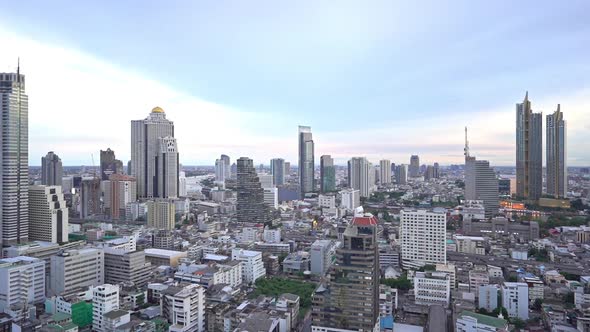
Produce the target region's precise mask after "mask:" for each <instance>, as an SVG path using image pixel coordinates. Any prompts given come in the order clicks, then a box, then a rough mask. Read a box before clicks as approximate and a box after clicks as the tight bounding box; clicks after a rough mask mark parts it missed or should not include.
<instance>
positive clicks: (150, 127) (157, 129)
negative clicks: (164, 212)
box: [131, 107, 176, 198]
mask: <svg viewBox="0 0 590 332" xmlns="http://www.w3.org/2000/svg"><path fill="white" fill-rule="evenodd" d="M161 137H174V123H173V122H172V121H170V120H168V119H166V113H164V110H163V109H161V108H160V107H155V108H153V109H152V111H151V113H150V114H149V116H148V117H147V118H145V119H144V120H133V121H131V175H132V176H134V177H135V179H136V180H137V195H138V196H139V197H141V198H152V197H158V196H156V195H155V194H154V187H155V186H156V184H157V183H158V181H159V179H157V175H158V173H157V171H156V167H157V166H156V165H157V163H156V157H157V156H158V155H159V154H160V151H161V146H160V140H159V138H161ZM164 148H165V147H164ZM175 181H176V180H175ZM169 182H170V181H169Z"/></svg>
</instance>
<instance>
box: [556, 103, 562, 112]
mask: <svg viewBox="0 0 590 332" xmlns="http://www.w3.org/2000/svg"><path fill="white" fill-rule="evenodd" d="M559 112H561V105H560V104H557V113H559Z"/></svg>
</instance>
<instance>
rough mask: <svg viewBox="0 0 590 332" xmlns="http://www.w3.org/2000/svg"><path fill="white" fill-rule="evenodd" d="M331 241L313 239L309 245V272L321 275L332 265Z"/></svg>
mask: <svg viewBox="0 0 590 332" xmlns="http://www.w3.org/2000/svg"><path fill="white" fill-rule="evenodd" d="M332 249H333V242H332V240H315V242H314V243H313V244H312V245H311V257H310V261H311V264H310V265H311V266H310V270H311V273H313V274H316V275H319V276H323V275H324V274H326V272H328V269H329V268H330V266H332V257H333V254H334V252H333V250H332Z"/></svg>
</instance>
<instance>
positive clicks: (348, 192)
mask: <svg viewBox="0 0 590 332" xmlns="http://www.w3.org/2000/svg"><path fill="white" fill-rule="evenodd" d="M340 197H341V199H340V206H341V207H343V208H345V209H347V210H349V211H354V210H355V209H356V208H357V207H359V206H361V193H360V191H359V190H357V189H350V188H349V189H344V190H342V191H340Z"/></svg>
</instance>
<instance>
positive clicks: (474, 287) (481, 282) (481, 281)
mask: <svg viewBox="0 0 590 332" xmlns="http://www.w3.org/2000/svg"><path fill="white" fill-rule="evenodd" d="M489 284H490V275H489V274H488V271H486V270H469V291H470V292H473V293H475V294H478V291H479V287H480V286H486V285H489Z"/></svg>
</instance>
